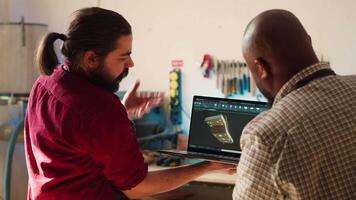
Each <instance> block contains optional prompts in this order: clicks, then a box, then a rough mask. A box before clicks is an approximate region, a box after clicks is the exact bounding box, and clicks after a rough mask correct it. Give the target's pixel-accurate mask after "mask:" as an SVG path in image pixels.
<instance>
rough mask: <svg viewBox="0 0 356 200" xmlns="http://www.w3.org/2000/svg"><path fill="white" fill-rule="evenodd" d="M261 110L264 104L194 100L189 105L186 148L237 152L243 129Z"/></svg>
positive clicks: (223, 100) (238, 151) (264, 106)
mask: <svg viewBox="0 0 356 200" xmlns="http://www.w3.org/2000/svg"><path fill="white" fill-rule="evenodd" d="M265 110H267V105H266V104H264V103H256V102H248V101H246V102H245V101H235V100H227V99H214V98H211V99H207V98H198V97H197V98H195V100H194V102H193V110H192V119H191V125H190V126H191V127H190V133H189V146H190V147H193V148H195V149H202V150H211V151H220V152H228V153H240V152H241V149H240V136H241V133H242V130H243V128H244V127H245V125H246V124H247V123H248V122H249V121H251V120H252V119H253V118H254V117H255V116H256V115H257V114H259V113H260V112H262V111H265Z"/></svg>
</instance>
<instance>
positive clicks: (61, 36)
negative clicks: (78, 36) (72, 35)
mask: <svg viewBox="0 0 356 200" xmlns="http://www.w3.org/2000/svg"><path fill="white" fill-rule="evenodd" d="M59 39H61V40H63V42H64V41H66V40H67V39H68V37H67V36H66V35H64V34H59Z"/></svg>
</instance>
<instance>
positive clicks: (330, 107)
mask: <svg viewBox="0 0 356 200" xmlns="http://www.w3.org/2000/svg"><path fill="white" fill-rule="evenodd" d="M326 68H329V66H328V64H326V63H317V64H315V65H312V66H310V67H308V68H306V69H304V70H303V71H301V72H299V73H298V74H296V75H295V76H293V77H292V78H291V79H290V80H289V81H288V82H287V83H286V84H285V85H284V86H283V87H282V88H281V90H280V91H279V92H278V94H277V95H276V98H275V101H274V103H273V106H272V108H271V109H270V110H268V111H266V112H263V113H261V114H260V115H258V116H257V117H256V118H254V119H253V120H252V121H251V122H250V123H249V124H248V125H247V126H246V127H245V129H244V130H243V134H242V137H241V140H240V143H241V149H242V155H241V159H240V163H239V166H238V172H237V181H236V186H235V189H234V193H233V198H234V200H237V199H323V200H324V199H333V200H334V199H352V200H356V76H338V75H335V76H326V77H322V78H318V79H315V80H313V81H311V82H309V83H307V84H306V85H305V86H303V87H300V88H297V89H295V85H296V84H297V83H298V82H299V81H301V80H303V79H305V78H306V77H307V76H309V75H311V74H314V73H316V72H318V71H320V70H322V69H326Z"/></svg>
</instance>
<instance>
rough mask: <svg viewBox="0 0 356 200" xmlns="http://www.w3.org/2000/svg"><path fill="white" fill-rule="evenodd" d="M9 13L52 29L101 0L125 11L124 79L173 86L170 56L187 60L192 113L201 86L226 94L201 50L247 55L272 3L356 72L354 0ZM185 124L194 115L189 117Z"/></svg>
mask: <svg viewBox="0 0 356 200" xmlns="http://www.w3.org/2000/svg"><path fill="white" fill-rule="evenodd" d="M9 4H10V5H9V7H10V8H11V9H10V13H9V17H7V18H8V19H9V20H10V21H19V20H20V17H21V16H22V15H24V16H25V17H26V21H29V22H39V23H46V24H48V25H49V27H48V29H49V30H50V31H57V32H64V31H65V29H66V27H67V25H68V22H69V16H70V14H71V13H72V12H73V11H74V10H77V9H79V8H82V7H89V6H96V5H100V6H101V7H103V8H108V9H112V10H115V11H117V12H119V13H121V14H122V15H123V16H125V17H126V19H127V20H128V21H129V22H130V23H131V25H132V27H133V34H134V44H133V55H132V57H133V59H134V62H135V67H134V69H132V70H131V71H130V76H129V77H128V78H127V79H125V81H124V82H123V83H122V89H127V88H128V87H129V86H130V85H131V84H133V83H134V81H135V80H136V79H140V80H141V82H142V87H141V88H142V89H143V90H161V91H165V92H166V93H167V94H168V89H169V83H168V80H169V78H168V73H169V71H170V70H171V60H172V59H181V60H183V62H184V67H183V68H182V73H183V79H182V80H183V81H182V83H183V107H184V109H185V110H186V111H187V112H188V113H190V107H191V99H192V96H193V95H195V94H199V95H211V96H222V93H221V92H220V91H219V90H217V89H216V86H215V80H214V79H211V80H207V79H204V78H203V76H202V74H201V71H200V70H199V65H200V62H201V59H202V56H203V54H205V53H210V54H211V55H214V56H215V57H217V58H219V59H239V60H241V59H242V55H241V48H240V46H241V38H242V34H243V31H244V28H245V26H246V25H247V23H248V22H249V21H250V20H251V19H252V18H253V17H254V16H255V15H257V14H258V13H260V12H262V11H264V10H267V9H272V8H283V9H288V10H290V11H292V12H293V13H294V14H295V15H296V16H297V17H298V18H299V19H300V20H301V21H302V23H303V24H304V25H305V28H306V30H307V31H308V32H309V34H310V35H311V37H312V40H313V44H314V48H315V50H316V52H317V54H318V56H319V57H323V58H324V60H327V61H330V62H331V65H332V68H334V69H335V70H336V72H337V73H339V74H355V73H356V60H355V59H354V57H353V55H354V54H355V52H356V37H355V35H356V26H355V19H356V12H354V11H355V10H356V2H355V1H354V0H341V1H334V0H314V1H309V0H289V1H285V0H265V1H258V0H209V1H206V0H194V1H192V0H168V1H167V0H149V1H145V0H102V1H94V0H76V1H72V0H62V1H55V0H46V1H43V0H13V1H11V3H9ZM183 122H184V128H185V130H187V127H188V124H189V122H188V121H187V120H186V118H185V119H184V121H183Z"/></svg>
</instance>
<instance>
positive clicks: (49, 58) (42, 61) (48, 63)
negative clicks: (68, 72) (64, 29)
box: [36, 32, 67, 75]
mask: <svg viewBox="0 0 356 200" xmlns="http://www.w3.org/2000/svg"><path fill="white" fill-rule="evenodd" d="M66 38H67V37H66V36H65V35H64V34H59V33H54V32H52V33H48V34H47V35H46V36H45V37H44V38H43V39H42V40H41V42H40V44H39V46H38V49H37V53H36V63H37V65H38V66H39V69H40V72H41V74H44V75H51V74H52V72H53V70H54V68H55V67H56V66H57V65H58V64H59V61H58V58H57V55H56V52H55V51H54V46H53V44H54V42H55V41H56V40H57V39H62V40H63V41H64V40H65V39H66Z"/></svg>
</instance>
